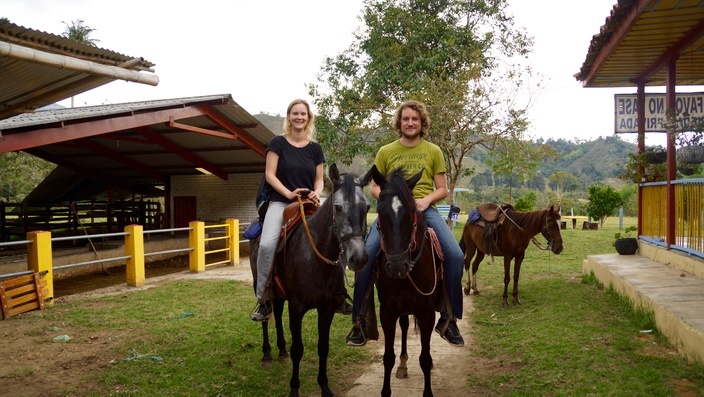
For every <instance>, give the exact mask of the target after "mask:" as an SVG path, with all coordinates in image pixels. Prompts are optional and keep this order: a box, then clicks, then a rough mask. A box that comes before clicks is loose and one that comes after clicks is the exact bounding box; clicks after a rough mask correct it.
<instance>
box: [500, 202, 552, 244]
mask: <svg viewBox="0 0 704 397" xmlns="http://www.w3.org/2000/svg"><path fill="white" fill-rule="evenodd" d="M499 209H500V210H501V212H503V213H504V215H505V216H506V219H508V220H509V221H511V223H513V224H514V225H515V226H516V227H517V228H518V230H520V231H522V232H523V233H526V234H528V232H526V231H525V230H524V229H523V228H522V227H521V226H520V225H519V224H517V223H516V221H514V220H513V219H511V217H510V216H508V213H507V212H506V210H505V209H504V208H503V207H502V206H499ZM550 222H552V221H550ZM541 234H542V235H543V237H545V239H546V240H547V241H548V244H547V246H545V247H543V246H542V245H541V244H540V242H539V241H538V239H536V238H535V236H533V237H531V241H532V242H533V244H535V246H536V247H538V249H540V250H543V251H547V250H549V249H551V247H552V245H553V243H560V244H562V237H560V238H559V239H555V240H553V239H551V238H550V229H549V228H548V217H547V216H546V217H545V220H544V221H543V230H542V231H541Z"/></svg>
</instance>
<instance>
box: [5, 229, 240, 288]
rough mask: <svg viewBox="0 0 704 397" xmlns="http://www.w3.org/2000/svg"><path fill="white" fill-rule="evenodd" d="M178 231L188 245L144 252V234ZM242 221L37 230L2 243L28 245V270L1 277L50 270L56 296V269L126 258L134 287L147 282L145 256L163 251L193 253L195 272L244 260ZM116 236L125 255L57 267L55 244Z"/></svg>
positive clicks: (191, 260) (129, 280) (191, 261)
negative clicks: (79, 231)
mask: <svg viewBox="0 0 704 397" xmlns="http://www.w3.org/2000/svg"><path fill="white" fill-rule="evenodd" d="M206 229H207V230H211V231H212V230H217V229H223V230H224V233H223V235H222V236H216V237H207V238H206V234H205V230H206ZM178 231H188V232H189V236H188V247H185V248H178V249H169V250H162V251H154V252H149V253H145V252H144V235H145V234H155V233H164V234H167V233H173V232H178ZM241 233H242V231H241V230H240V224H239V221H238V220H237V219H228V220H226V222H225V223H224V224H216V225H208V226H206V225H205V224H204V223H203V222H200V221H194V222H191V223H190V224H189V227H180V228H171V229H158V230H148V231H143V230H142V226H140V225H129V226H126V227H125V231H124V232H119V233H101V234H93V235H79V236H62V237H53V238H52V237H51V232H47V231H33V232H29V233H27V237H28V239H27V240H21V241H12V242H3V243H0V248H2V247H10V246H22V245H24V246H25V247H26V250H27V270H26V271H21V272H15V273H7V274H0V279H5V278H10V277H17V276H23V275H26V274H31V273H35V272H43V271H46V272H47V275H46V277H45V278H46V280H47V291H48V297H50V298H53V296H54V288H53V271H54V270H60V269H67V268H74V267H80V266H88V265H92V264H97V263H104V262H109V261H125V264H126V267H127V269H126V273H127V284H128V285H132V286H140V285H142V284H143V283H144V279H145V277H144V274H145V266H144V258H145V257H148V256H153V255H161V254H174V253H186V252H187V253H189V270H190V271H191V272H196V273H198V272H203V271H205V268H206V267H210V266H216V265H222V264H229V265H232V266H234V265H236V264H238V263H239V261H240V257H239V244H240V242H241V240H240V234H241ZM114 237H124V240H125V255H121V256H114V257H109V258H101V259H96V260H89V261H82V262H75V263H70V264H65V265H61V266H56V267H54V266H53V252H52V243H54V242H61V241H76V240H82V239H95V238H114ZM208 242H223V243H224V244H223V245H224V248H216V249H211V250H208V249H206V247H207V245H208V244H207V243H208ZM217 253H224V254H225V259H224V260H217V261H210V262H207V261H206V256H207V255H211V254H217Z"/></svg>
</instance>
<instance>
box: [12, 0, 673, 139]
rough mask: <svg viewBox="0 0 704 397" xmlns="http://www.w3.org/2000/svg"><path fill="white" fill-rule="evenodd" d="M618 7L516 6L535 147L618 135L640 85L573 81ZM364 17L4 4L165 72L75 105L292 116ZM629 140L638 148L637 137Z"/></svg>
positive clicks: (241, 7) (597, 1) (512, 2)
mask: <svg viewBox="0 0 704 397" xmlns="http://www.w3.org/2000/svg"><path fill="white" fill-rule="evenodd" d="M614 4H616V0H590V1H586V2H576V3H572V2H565V1H562V0H530V1H527V0H509V7H508V11H509V13H510V14H512V15H513V16H514V18H515V22H516V25H517V26H520V27H523V28H525V30H526V32H527V33H528V34H529V35H531V36H533V38H534V49H533V53H532V55H531V56H530V58H529V63H530V65H531V67H532V68H533V69H534V70H536V71H537V72H538V73H540V74H541V75H542V76H543V79H544V83H545V88H544V90H543V91H541V92H540V94H539V96H538V97H537V98H535V99H534V102H533V104H532V106H531V107H530V109H529V116H528V117H529V119H530V122H531V126H530V128H529V131H528V135H529V136H530V137H531V138H544V139H548V138H553V139H560V138H563V139H567V140H584V141H588V140H594V139H596V138H598V137H607V136H610V135H612V134H613V133H614V94H616V93H618V94H633V93H635V92H636V91H635V88H619V89H611V88H584V87H582V85H581V83H580V82H578V81H577V80H576V79H575V78H574V77H573V76H574V74H576V73H577V72H579V69H580V67H581V66H582V63H583V62H584V60H585V57H586V54H587V50H588V48H589V43H590V41H591V38H592V36H593V35H594V34H596V33H598V32H599V28H600V27H601V26H602V25H603V24H604V23H605V20H606V18H607V17H608V16H609V14H610V12H611V9H612V8H613V6H614ZM362 8H363V2H362V0H296V1H291V0H247V1H243V0H200V1H185V0H170V1H166V0H159V1H157V0H153V1H149V0H147V1H144V0H140V1H137V0H121V1H119V2H110V1H108V2H106V1H105V0H62V1H60V2H59V1H56V0H0V17H6V18H8V19H9V20H10V21H11V22H13V23H15V24H18V25H21V26H24V27H27V28H31V29H35V30H41V31H45V32H48V33H53V34H58V35H60V34H61V33H63V32H64V31H65V29H66V23H69V24H70V22H71V21H76V20H79V19H81V20H83V21H84V25H86V26H88V27H90V28H93V29H95V31H94V32H93V33H92V34H91V36H90V38H92V39H97V40H100V42H98V43H97V46H99V47H102V48H105V49H109V50H112V51H115V52H118V53H121V54H125V55H129V56H134V57H143V58H144V59H146V60H148V61H150V62H152V63H154V64H155V66H154V70H155V72H156V73H155V74H156V75H157V76H159V84H158V85H157V86H150V85H144V84H139V83H128V82H124V81H115V82H112V83H109V84H107V85H105V86H102V87H99V88H96V89H93V90H91V91H89V92H86V93H84V94H81V95H77V96H76V97H75V98H74V106H91V105H101V104H114V103H124V102H135V101H144V100H158V99H171V98H181V97H189V96H201V95H215V94H230V95H232V97H233V99H234V100H235V102H237V103H238V104H239V105H240V106H242V107H243V108H244V109H245V110H247V111H248V112H249V113H251V114H257V113H261V112H266V113H269V114H273V115H277V114H279V115H283V114H284V113H285V111H286V106H287V105H288V104H289V102H290V101H291V100H293V99H295V98H304V99H308V100H310V97H309V96H308V89H307V88H306V86H307V85H308V84H311V83H316V82H317V75H318V74H319V72H320V70H321V65H322V64H323V61H324V59H325V58H326V57H334V56H336V55H338V54H340V53H342V52H343V51H344V50H345V49H346V48H347V47H348V46H349V45H350V44H351V43H352V42H353V41H354V36H353V33H354V32H355V30H356V29H358V28H359V27H360V26H361V22H360V20H359V16H360V15H361V11H362ZM649 92H650V91H649ZM61 104H62V105H64V106H67V107H68V106H70V105H71V104H70V100H65V101H62V102H61ZM662 136H664V134H646V144H647V145H654V144H664V139H661V138H662ZM621 137H622V138H623V139H624V140H626V141H628V142H633V143H635V134H623V135H621Z"/></svg>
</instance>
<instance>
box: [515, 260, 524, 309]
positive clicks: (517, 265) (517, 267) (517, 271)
mask: <svg viewBox="0 0 704 397" xmlns="http://www.w3.org/2000/svg"><path fill="white" fill-rule="evenodd" d="M523 257H525V251H524V252H522V253H520V254H518V255H516V259H515V260H514V263H513V304H514V305H521V301H520V299H518V279H519V277H520V275H521V263H523Z"/></svg>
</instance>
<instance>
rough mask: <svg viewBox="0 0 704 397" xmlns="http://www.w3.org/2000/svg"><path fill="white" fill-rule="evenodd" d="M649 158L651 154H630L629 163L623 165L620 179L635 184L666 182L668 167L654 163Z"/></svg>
mask: <svg viewBox="0 0 704 397" xmlns="http://www.w3.org/2000/svg"><path fill="white" fill-rule="evenodd" d="M648 157H649V154H648V153H647V152H643V153H628V162H627V163H626V164H624V165H623V171H622V172H621V174H619V175H618V177H619V178H620V179H623V180H626V181H631V182H633V183H635V184H639V183H643V182H659V181H664V180H666V178H667V165H666V164H665V163H657V164H656V163H652V162H650V161H649V158H648ZM617 165H619V164H617Z"/></svg>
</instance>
